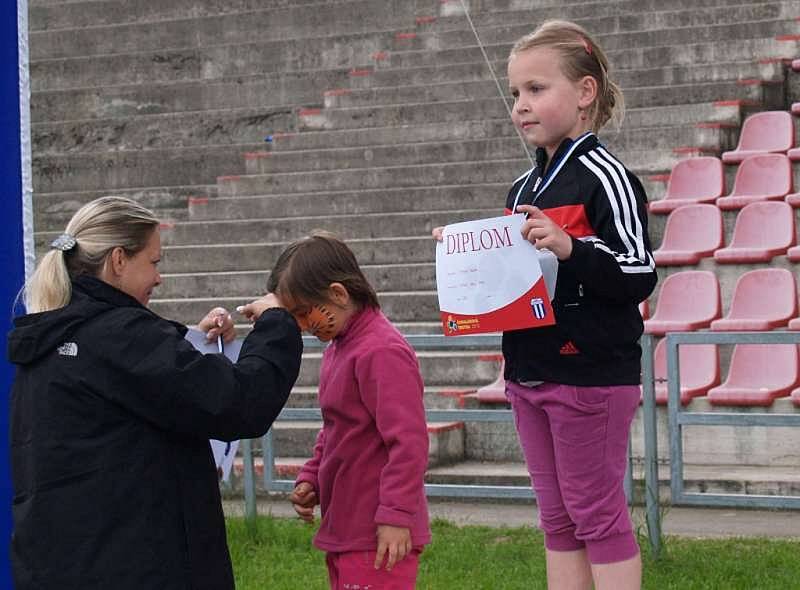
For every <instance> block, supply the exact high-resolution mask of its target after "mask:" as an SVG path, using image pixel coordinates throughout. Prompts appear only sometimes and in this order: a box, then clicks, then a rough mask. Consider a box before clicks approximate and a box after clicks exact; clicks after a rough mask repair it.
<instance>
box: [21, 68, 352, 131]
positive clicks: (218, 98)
mask: <svg viewBox="0 0 800 590" xmlns="http://www.w3.org/2000/svg"><path fill="white" fill-rule="evenodd" d="M350 79H351V76H350V74H349V70H344V69H335V70H316V71H314V70H311V71H299V72H274V73H265V74H254V75H250V76H237V77H234V78H218V79H213V80H202V79H201V80H185V81H178V82H170V81H164V82H160V83H156V82H153V83H149V84H131V85H121V86H120V85H117V86H115V85H102V86H97V87H87V88H70V89H67V90H41V91H38V92H34V93H33V95H32V97H31V117H32V119H33V121H34V122H35V123H41V122H46V121H64V120H76V119H77V120H82V119H109V118H117V117H130V116H136V115H163V114H167V113H176V112H187V111H219V110H223V109H224V110H230V109H264V108H267V107H280V106H287V105H309V104H315V103H321V102H322V98H321V97H322V96H323V94H324V92H325V90H327V89H329V88H340V87H342V86H345V85H347V84H349V83H350Z"/></svg>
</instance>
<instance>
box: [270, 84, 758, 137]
mask: <svg viewBox="0 0 800 590" xmlns="http://www.w3.org/2000/svg"><path fill="white" fill-rule="evenodd" d="M717 84H718V83H716V82H712V83H709V84H706V85H699V86H698V88H696V89H694V90H693V85H687V86H683V87H681V89H680V90H678V89H675V90H673V91H671V92H670V93H669V94H668V95H667V97H669V98H671V100H681V99H682V100H683V102H676V103H675V104H669V105H666V106H663V105H662V106H654V105H652V104H645V105H640V106H638V107H637V106H633V105H628V106H629V107H630V108H628V109H627V111H626V126H628V127H653V126H655V125H659V124H663V125H669V126H674V125H684V124H692V123H697V122H700V121H705V122H724V123H737V124H738V123H739V122H740V119H741V112H740V110H739V107H740V106H741V104H742V103H737V104H732V101H733V100H740V101H741V100H744V101H748V104H750V103H752V101H756V102H755V103H753V104H756V103H757V104H761V100H762V98H763V96H764V93H763V91H762V88H761V86H759V85H757V84H748V85H738V84H735V83H732V84H731V83H725V84H724V85H723V86H722V87H720V86H718V85H717ZM664 88H665V87H658V88H651V89H646V90H643V91H642V92H641V94H640V96H642V97H644V94H645V93H649V94H650V95H657V94H658V93H659V92H661V91H663V90H664ZM725 90H730V91H731V92H734V93H735V94H734V95H733V96H731V95H729V94H728V95H726V94H725V93H724V91H725ZM681 91H685V92H689V93H691V96H693V97H695V98H699V97H698V95H699V94H702V93H704V94H708V95H710V96H709V98H707V99H706V100H705V101H702V102H701V101H699V100H698V101H695V103H694V104H692V103H689V102H687V101H686V97H685V96H682V95H681V94H680V92H681ZM771 92H772V91H771ZM665 98H666V97H665ZM662 100H663V99H662ZM717 101H725V103H724V104H722V105H719V104H715V103H717ZM507 107H508V103H507V102H506V101H505V100H503V99H501V98H500V97H497V98H487V99H478V100H472V99H466V100H452V101H447V102H433V103H417V104H406V105H387V106H377V107H354V108H337V109H320V110H313V111H309V112H307V113H302V112H301V114H300V117H299V121H298V126H299V129H300V132H301V133H299V134H290V135H288V136H286V135H284V134H283V133H277V134H276V135H273V143H274V146H273V149H275V150H276V151H277V150H283V149H284V148H285V149H310V148H311V147H312V146H313V147H345V146H347V145H375V144H381V143H395V142H397V143H407V142H414V141H432V140H434V139H459V138H462V137H464V134H465V133H467V132H469V131H471V130H475V129H477V132H478V133H481V129H482V125H487V127H484V128H483V130H484V132H485V135H484V134H481V135H478V136H477V137H487V136H488V137H492V136H493V135H491V134H490V133H491V132H492V130H493V129H495V128H496V126H497V125H499V126H501V127H502V128H505V129H507V130H508V131H506V132H505V133H503V134H504V135H511V134H512V133H513V127H512V124H511V120H510V118H509V115H508V110H507ZM473 121H475V123H473ZM405 126H407V127H405ZM387 127H391V128H395V129H396V130H395V131H387V130H386V129H385V128H387ZM426 128H427V129H428V131H425V130H426ZM314 130H316V131H321V130H333V131H334V132H335V133H336V137H335V138H330V139H328V138H327V136H326V137H323V136H319V135H306V133H307V132H309V131H314ZM345 130H346V131H348V132H349V133H345ZM351 130H361V131H360V132H357V131H351ZM276 131H279V130H276ZM385 132H386V133H385ZM387 134H388V137H387Z"/></svg>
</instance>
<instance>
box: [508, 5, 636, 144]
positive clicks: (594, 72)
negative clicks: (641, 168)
mask: <svg viewBox="0 0 800 590" xmlns="http://www.w3.org/2000/svg"><path fill="white" fill-rule="evenodd" d="M537 47H546V48H549V49H553V50H555V51H557V52H558V53H559V54H560V55H561V71H562V72H563V73H564V75H565V76H566V77H567V78H568V79H570V80H572V81H573V82H577V81H579V80H580V79H581V78H583V77H584V76H591V77H592V78H594V79H595V80H596V81H597V98H596V99H595V101H594V102H593V103H592V105H591V106H590V107H589V109H588V112H587V115H588V117H589V120H590V121H591V122H592V131H595V132H597V131H599V130H600V129H602V128H603V126H605V124H606V123H608V122H609V121H611V122H612V125H613V126H614V127H616V128H617V129H618V128H619V126H620V125H621V124H622V119H623V117H624V115H625V98H624V97H623V95H622V89H621V88H620V87H619V86H618V85H617V84H616V83H615V82H614V81H612V80H611V78H610V77H609V75H608V70H609V64H608V58H607V57H606V54H605V53H604V52H603V50H602V49H601V48H600V46H599V45H597V43H596V42H595V41H594V39H593V38H592V36H591V35H590V34H589V33H588V32H587V31H586V29H584V28H583V27H581V26H580V25H576V24H575V23H572V22H569V21H563V20H550V21H546V22H544V23H543V24H542V25H541V26H539V28H537V29H536V30H535V31H534V32H533V33H530V34H528V35H525V36H524V37H522V38H521V39H519V40H518V41H517V42H516V43H515V44H514V46H513V47H512V48H511V53H510V54H509V56H508V59H509V61H510V60H512V59H513V58H514V56H516V55H517V54H518V53H522V52H523V51H527V50H529V49H534V48H537Z"/></svg>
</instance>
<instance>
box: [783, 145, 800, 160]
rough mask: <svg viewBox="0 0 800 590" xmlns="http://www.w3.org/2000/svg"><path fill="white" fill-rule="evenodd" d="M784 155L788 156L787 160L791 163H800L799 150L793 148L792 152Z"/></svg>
mask: <svg viewBox="0 0 800 590" xmlns="http://www.w3.org/2000/svg"><path fill="white" fill-rule="evenodd" d="M786 155H787V156H789V159H790V160H791V161H792V162H800V148H794V149H793V150H789V151H788V152H786Z"/></svg>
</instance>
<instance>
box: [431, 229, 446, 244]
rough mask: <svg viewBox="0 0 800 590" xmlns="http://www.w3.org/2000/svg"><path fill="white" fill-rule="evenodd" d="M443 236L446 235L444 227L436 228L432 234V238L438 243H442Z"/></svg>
mask: <svg viewBox="0 0 800 590" xmlns="http://www.w3.org/2000/svg"><path fill="white" fill-rule="evenodd" d="M443 234H444V226H440V227H434V228H433V231H432V232H431V236H433V239H434V240H436V241H437V242H441V241H442V239H443Z"/></svg>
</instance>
